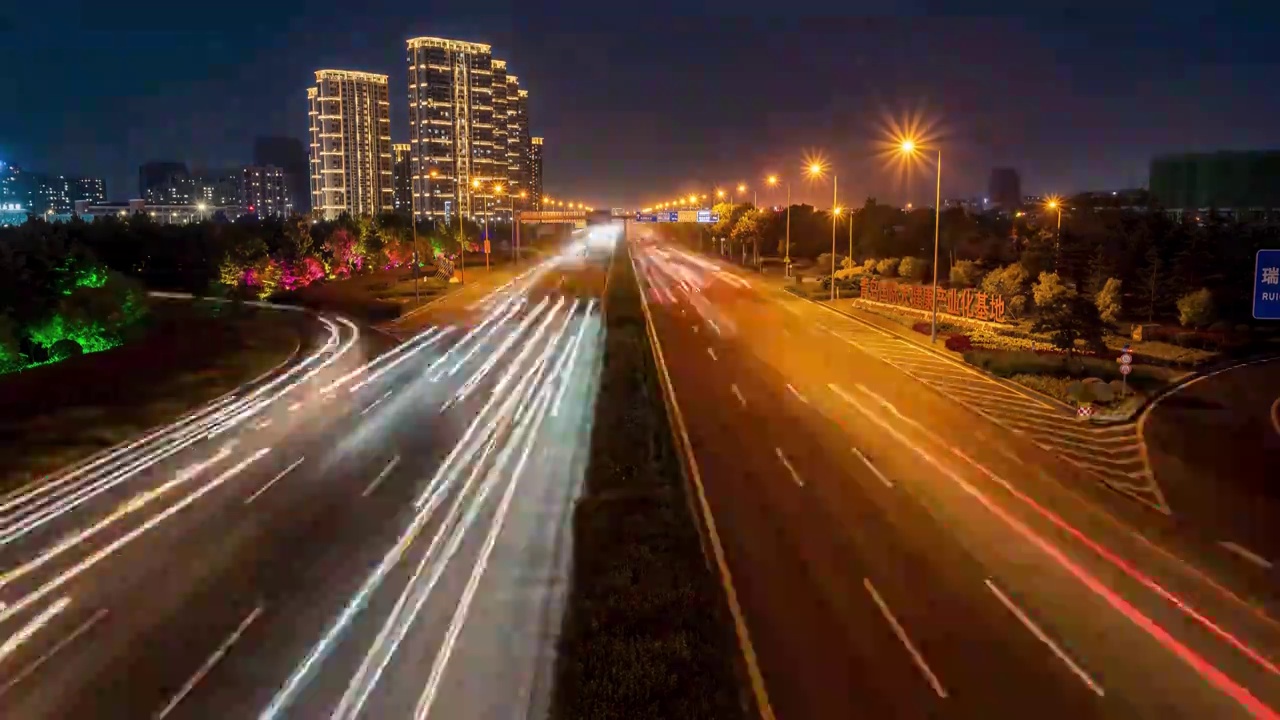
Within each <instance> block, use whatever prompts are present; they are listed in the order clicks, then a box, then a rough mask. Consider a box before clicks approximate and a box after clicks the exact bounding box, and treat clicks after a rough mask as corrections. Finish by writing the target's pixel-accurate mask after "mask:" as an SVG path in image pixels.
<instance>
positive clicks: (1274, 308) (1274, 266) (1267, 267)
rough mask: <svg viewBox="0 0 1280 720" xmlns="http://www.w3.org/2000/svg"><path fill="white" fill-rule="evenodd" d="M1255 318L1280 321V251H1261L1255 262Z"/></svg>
mask: <svg viewBox="0 0 1280 720" xmlns="http://www.w3.org/2000/svg"><path fill="white" fill-rule="evenodd" d="M1253 318H1254V319H1255V320H1280V250H1259V251H1258V256H1257V259H1256V260H1255V261H1254V267H1253Z"/></svg>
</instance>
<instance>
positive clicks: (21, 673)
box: [0, 608, 107, 696]
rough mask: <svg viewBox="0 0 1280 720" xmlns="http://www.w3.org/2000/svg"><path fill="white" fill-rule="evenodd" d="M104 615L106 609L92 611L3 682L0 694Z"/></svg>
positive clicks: (24, 677)
mask: <svg viewBox="0 0 1280 720" xmlns="http://www.w3.org/2000/svg"><path fill="white" fill-rule="evenodd" d="M106 616H107V609H106V608H99V610H98V612H96V613H94V614H93V616H92V617H90V618H89V619H88V620H85V621H84V622H83V623H81V624H80V625H79V626H78V627H77V628H76V629H75V630H72V631H71V634H70V635H67V636H66V637H64V638H62V639H61V640H59V641H58V642H56V643H54V646H53V647H51V648H49V651H48V652H46V653H45V654H43V655H41V656H40V657H38V658H36V659H35V660H33V661H32V662H31V664H30V665H27V666H26V667H24V668H22V669H21V670H19V671H18V672H17V674H15V675H14V676H13V677H12V678H10V679H9V682H7V683H5V684H4V685H3V686H0V696H3V695H4V694H5V693H7V692H9V691H10V690H12V689H13V686H15V685H17V684H18V683H20V682H22V681H23V680H26V679H27V678H29V677H31V675H32V674H33V673H34V672H35V671H36V670H39V669H40V668H41V667H43V666H44V664H45V663H47V662H49V660H50V659H52V658H53V656H54V655H56V654H57V653H58V652H59V651H61V650H62V649H63V648H65V647H66V646H68V645H70V644H71V643H72V642H74V641H75V639H76V638H78V637H80V636H81V635H83V634H85V633H87V632H89V629H90V628H92V627H93V626H94V625H97V624H98V621H99V620H101V619H102V618H104V617H106Z"/></svg>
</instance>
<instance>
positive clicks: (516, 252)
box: [511, 190, 528, 268]
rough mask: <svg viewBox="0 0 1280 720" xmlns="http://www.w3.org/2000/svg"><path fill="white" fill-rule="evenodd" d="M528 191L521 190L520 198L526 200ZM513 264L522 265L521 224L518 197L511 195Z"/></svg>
mask: <svg viewBox="0 0 1280 720" xmlns="http://www.w3.org/2000/svg"><path fill="white" fill-rule="evenodd" d="M526 197H528V193H527V192H525V191H524V190H521V191H520V199H521V200H524V199H525V198H526ZM522 204H523V203H522ZM511 256H512V257H511V264H512V265H513V266H514V267H517V268H518V267H520V226H519V225H518V224H516V198H515V196H514V195H512V196H511Z"/></svg>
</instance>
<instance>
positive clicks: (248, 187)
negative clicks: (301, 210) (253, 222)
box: [238, 165, 293, 218]
mask: <svg viewBox="0 0 1280 720" xmlns="http://www.w3.org/2000/svg"><path fill="white" fill-rule="evenodd" d="M239 185H240V197H239V198H238V202H239V204H240V206H241V207H243V208H244V209H245V210H246V211H248V212H249V213H252V214H255V215H257V216H258V217H264V218H265V217H277V218H285V217H289V216H290V215H292V214H293V202H292V200H291V199H290V197H289V183H288V181H287V179H286V173H285V171H284V168H280V167H276V166H274V165H249V166H246V167H244V168H241V169H240V182H239Z"/></svg>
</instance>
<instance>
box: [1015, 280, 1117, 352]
mask: <svg viewBox="0 0 1280 720" xmlns="http://www.w3.org/2000/svg"><path fill="white" fill-rule="evenodd" d="M1037 304H1038V303H1037ZM1031 329H1032V331H1033V332H1047V333H1049V337H1050V340H1051V341H1052V342H1053V345H1054V347H1057V348H1059V349H1061V350H1064V351H1066V353H1067V359H1068V360H1070V359H1071V357H1072V356H1073V355H1074V353H1075V352H1076V343H1078V342H1084V343H1085V345H1086V346H1087V347H1089V348H1090V349H1101V348H1103V347H1105V343H1104V342H1103V336H1104V334H1105V333H1106V330H1107V323H1105V322H1103V320H1102V317H1101V316H1100V315H1099V314H1098V307H1097V306H1096V305H1094V304H1093V302H1092V301H1091V300H1089V298H1087V297H1085V296H1083V295H1078V294H1074V293H1070V294H1066V293H1059V294H1058V295H1056V296H1054V298H1053V300H1052V302H1050V303H1048V304H1046V305H1041V306H1040V316H1039V317H1038V318H1037V319H1036V322H1035V325H1033V326H1032V328H1031Z"/></svg>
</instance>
